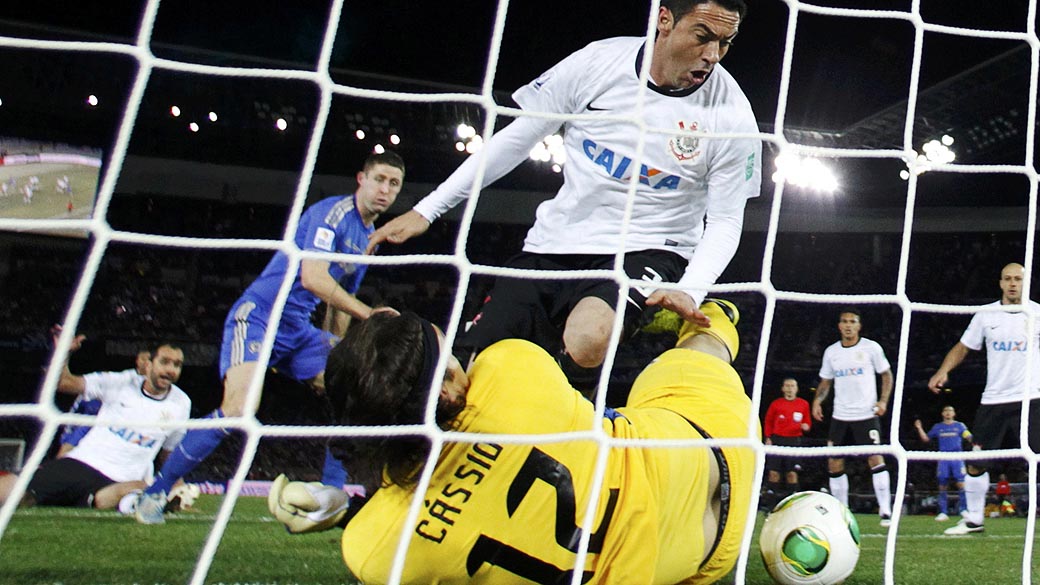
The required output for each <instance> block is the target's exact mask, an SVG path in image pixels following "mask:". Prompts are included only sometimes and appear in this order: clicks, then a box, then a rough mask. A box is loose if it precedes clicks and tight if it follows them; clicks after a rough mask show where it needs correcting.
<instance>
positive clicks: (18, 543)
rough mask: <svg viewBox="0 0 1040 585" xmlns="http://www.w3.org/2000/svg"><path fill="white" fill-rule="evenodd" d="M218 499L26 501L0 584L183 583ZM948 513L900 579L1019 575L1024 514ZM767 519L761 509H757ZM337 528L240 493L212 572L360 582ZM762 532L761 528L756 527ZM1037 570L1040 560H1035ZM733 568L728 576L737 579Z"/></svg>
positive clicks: (879, 534)
mask: <svg viewBox="0 0 1040 585" xmlns="http://www.w3.org/2000/svg"><path fill="white" fill-rule="evenodd" d="M220 501H221V499H220V498H219V497H217V496H202V497H201V498H200V499H199V502H198V504H197V506H196V509H195V510H194V511H192V512H188V513H181V514H178V515H176V516H172V517H170V518H169V520H168V521H167V523H166V524H165V525H162V526H141V525H138V524H137V523H136V522H134V521H133V520H132V519H130V518H125V517H122V516H119V515H118V514H116V513H114V512H96V511H93V510H84V509H65V508H32V509H26V510H20V511H18V513H17V514H15V517H14V518H13V519H12V521H11V524H10V526H8V529H7V532H6V533H5V534H4V537H3V540H0V559H2V560H0V566H2V570H0V584H7V583H11V584H37V583H38V584H44V583H46V584H48V585H54V584H58V583H60V584H62V585H77V584H84V585H86V584H91V585H93V584H102V583H103V584H110V585H124V584H125V585H131V584H138V585H159V584H163V585H165V584H169V585H174V584H179V583H185V582H187V581H188V579H189V578H190V576H191V573H192V570H193V568H194V566H195V561H196V559H197V557H198V554H199V552H200V551H201V550H202V546H203V544H204V543H205V539H206V536H207V534H208V532H209V529H210V527H211V526H212V523H213V518H214V515H215V514H216V511H217V507H218V506H219V504H220ZM856 518H857V520H858V521H859V523H860V528H861V530H862V533H863V543H862V554H861V555H860V561H859V565H858V566H857V567H856V571H855V572H854V573H853V575H852V577H850V578H849V579H848V580H847V581H846V584H847V585H867V584H871V585H873V584H876V583H882V582H883V580H884V554H885V546H886V545H887V541H886V531H885V530H884V529H882V528H881V527H880V526H879V525H878V519H877V516H871V515H857V517H856ZM952 525H953V521H952V520H951V521H950V522H943V523H940V522H935V521H934V520H933V519H932V517H931V516H907V517H904V518H903V521H902V522H901V523H900V526H899V532H898V541H897V545H896V546H897V548H896V566H895V575H896V582H897V583H900V584H901V585H903V584H906V585H931V584H933V583H939V582H941V583H943V584H944V585H970V584H975V583H978V584H989V583H1020V582H1021V573H1020V567H1021V561H1022V546H1023V543H1024V540H1025V520H1024V519H1019V518H994V519H989V520H988V521H987V522H986V532H985V533H984V534H981V535H971V536H963V537H944V536H942V531H943V529H945V528H947V527H949V526H952ZM759 526H761V515H760V517H759ZM339 534H340V532H339V530H335V529H334V530H331V531H329V532H325V533H321V534H310V535H289V534H287V533H286V532H285V531H284V530H283V529H282V528H281V526H280V525H279V524H278V523H277V522H275V521H274V519H273V518H271V516H270V515H269V514H268V512H267V506H266V502H265V501H264V499H263V498H240V499H239V501H238V505H237V507H236V509H235V513H234V515H233V516H232V519H231V522H230V523H229V524H228V527H227V530H226V532H225V535H224V539H223V541H222V542H221V545H220V547H219V549H218V550H217V555H216V558H215V559H214V561H213V566H212V568H211V570H210V572H209V575H208V576H207V578H206V582H207V583H213V584H227V585H231V584H242V585H245V584H257V585H260V584H264V585H290V584H299V585H323V584H334V583H348V584H354V583H356V581H355V580H354V579H353V578H352V577H351V576H350V574H349V573H348V571H347V570H346V568H345V567H344V565H343V561H342V559H341V557H340V553H339ZM756 534H757V531H756ZM747 576H748V580H747V583H748V584H750V585H767V584H769V583H771V582H772V581H771V580H770V579H769V577H768V575H766V572H765V569H764V568H763V567H762V563H761V561H760V560H759V558H758V544H757V539H756V541H755V544H754V548H753V549H752V555H751V559H750V563H749V567H748V572H747ZM1033 576H1034V579H1035V578H1037V577H1040V559H1038V560H1034V562H1033ZM733 582H734V580H733V576H732V575H731V576H730V577H728V578H726V579H724V580H723V581H722V583H733Z"/></svg>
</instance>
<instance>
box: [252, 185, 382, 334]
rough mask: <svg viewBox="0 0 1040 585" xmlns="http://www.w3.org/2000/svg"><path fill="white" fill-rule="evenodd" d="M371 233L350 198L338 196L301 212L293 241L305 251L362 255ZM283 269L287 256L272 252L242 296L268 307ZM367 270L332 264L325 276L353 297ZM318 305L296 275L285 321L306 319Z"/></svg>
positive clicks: (359, 267) (275, 292)
mask: <svg viewBox="0 0 1040 585" xmlns="http://www.w3.org/2000/svg"><path fill="white" fill-rule="evenodd" d="M373 231H374V227H373V226H366V225H365V223H364V222H363V221H362V220H361V215H360V214H359V213H358V210H357V208H356V207H355V205H354V196H353V195H350V196H342V195H338V196H335V197H328V198H326V199H323V200H321V201H319V202H317V203H315V204H314V205H312V206H310V207H309V208H307V210H306V211H304V212H303V215H302V216H301V217H300V224H299V226H297V228H296V237H295V242H296V245H297V246H299V247H300V249H301V250H305V251H318V252H337V253H343V254H364V253H365V248H366V247H367V246H368V238H369V236H370V235H372V232H373ZM287 267H288V256H286V255H285V254H284V253H282V252H276V253H275V255H274V257H273V258H271V261H270V262H268V264H267V267H265V268H264V271H263V272H262V273H260V276H258V277H257V279H256V280H255V281H253V284H251V285H250V286H249V288H247V289H246V291H245V293H243V297H246V296H248V297H249V298H250V299H251V300H253V301H254V302H256V303H257V305H259V306H263V307H267V308H270V307H271V305H273V304H274V299H275V297H276V296H277V295H278V289H279V288H280V287H281V285H282V281H283V280H284V278H285V272H286V269H287ZM367 268H368V265H367V264H355V263H352V262H345V261H333V262H331V263H330V265H329V274H330V275H331V276H332V278H333V279H335V280H336V282H338V283H339V284H340V286H342V287H343V288H344V290H346V291H347V292H349V293H351V294H354V293H355V292H357V289H358V287H359V286H361V279H362V278H363V277H364V275H365V271H366V270H367ZM319 302H320V300H319V299H318V297H316V296H314V294H313V293H311V292H310V291H308V290H307V289H305V288H303V285H302V284H301V283H300V275H299V273H297V275H296V278H295V279H294V280H293V284H292V290H291V291H290V292H289V298H288V300H287V301H286V303H285V310H284V313H283V314H284V316H285V317H286V318H296V319H302V320H308V319H309V318H310V314H311V312H313V311H314V308H315V307H317V306H318V303H319Z"/></svg>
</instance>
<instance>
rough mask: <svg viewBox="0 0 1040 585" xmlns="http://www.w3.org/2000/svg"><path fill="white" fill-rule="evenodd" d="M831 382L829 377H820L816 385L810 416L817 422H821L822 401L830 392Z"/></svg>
mask: <svg viewBox="0 0 1040 585" xmlns="http://www.w3.org/2000/svg"><path fill="white" fill-rule="evenodd" d="M831 382H833V380H831V379H830V378H820V384H819V385H818V386H816V396H815V397H814V398H813V401H812V416H813V418H814V419H816V421H817V422H823V401H824V400H826V399H827V395H828V394H830V392H831Z"/></svg>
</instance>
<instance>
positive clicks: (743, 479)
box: [269, 300, 760, 584]
mask: <svg viewBox="0 0 1040 585" xmlns="http://www.w3.org/2000/svg"><path fill="white" fill-rule="evenodd" d="M701 310H702V311H703V312H704V313H705V314H707V315H708V316H709V317H710V318H711V320H712V326H711V327H710V328H702V327H700V326H697V325H693V324H692V323H686V324H685V326H684V328H683V330H682V332H680V337H679V342H678V343H677V345H676V347H677V348H676V349H672V350H669V351H667V352H665V353H664V354H662V355H661V356H660V357H659V358H658V359H657V360H655V361H654V362H653V363H652V364H650V365H649V366H648V367H647V368H646V369H645V370H644V371H643V372H642V374H640V376H639V378H638V379H637V380H636V382H635V383H634V385H633V387H632V391H631V394H630V396H629V399H628V403H627V405H626V406H625V407H623V408H619V409H617V410H612V409H608V410H607V412H606V413H605V416H604V418H602V419H601V420H594V408H593V405H592V404H591V403H590V402H588V401H587V400H586V399H585V398H583V397H582V395H581V394H579V393H578V392H577V391H576V390H574V389H573V388H572V387H571V386H570V385H569V384H568V383H567V380H566V378H565V377H564V374H563V372H562V371H561V370H560V368H559V366H558V365H557V364H556V362H555V360H553V358H552V357H551V356H549V355H548V354H547V353H545V352H544V351H543V350H542V349H540V348H539V347H538V346H536V345H534V344H531V343H529V342H526V341H520V340H505V341H502V342H499V343H497V344H494V345H492V346H491V347H489V348H487V349H486V350H484V351H483V352H482V353H481V354H480V355H479V356H478V357H477V360H476V361H475V362H474V364H473V367H472V368H471V370H470V371H469V372H468V373H467V372H465V371H464V370H463V369H462V367H461V366H460V365H459V363H458V362H457V361H456V360H455V359H454V358H450V359H449V364H448V369H447V372H446V374H445V377H444V381H443V384H442V386H441V391H440V399H439V401H438V407H437V413H436V420H437V423H438V425H439V426H440V427H441V428H443V429H445V430H451V431H458V432H466V433H474V434H477V436H476V437H474V439H475V442H447V443H445V444H444V447H443V449H442V451H441V453H440V454H439V456H435V458H434V460H435V461H436V468H435V469H434V471H433V476H432V480H431V482H430V485H429V487H428V489H427V490H426V492H425V494H424V495H423V508H422V510H421V512H420V514H419V516H418V518H417V520H416V522H415V523H414V525H411V526H409V527H408V528H407V530H408V532H409V535H408V536H409V539H410V540H409V548H408V551H407V556H406V560H405V564H404V570H403V574H402V580H401V582H402V583H422V584H426V583H568V582H570V579H571V577H572V574H573V571H575V570H576V567H575V562H576V557H577V551H578V547H579V541H580V539H581V537H582V529H580V528H579V527H578V526H579V524H582V523H583V521H584V518H585V515H586V510H587V506H588V505H589V502H590V499H591V498H592V497H593V496H596V502H595V504H594V505H595V514H594V516H593V521H592V524H591V526H590V528H591V531H592V533H591V535H590V536H589V540H588V554H587V556H586V557H585V562H584V565H583V566H582V567H580V570H581V571H582V572H583V576H582V578H581V580H582V582H587V583H621V584H631V583H641V584H642V583H711V582H714V581H716V580H718V579H720V578H721V577H723V576H724V575H726V574H727V573H728V572H729V571H730V570H731V569H732V568H733V565H734V564H735V562H736V559H737V556H738V554H739V549H740V542H741V537H742V532H743V530H744V527H745V521H746V519H747V515H748V512H749V508H750V506H749V504H750V498H751V490H752V480H753V475H754V465H755V463H754V455H753V451H752V450H751V449H750V448H747V447H723V448H712V447H709V446H707V445H704V444H697V441H698V440H702V439H704V438H706V437H707V438H747V439H750V440H754V441H758V440H759V439H760V437H759V435H760V433H759V431H758V430H757V423H754V422H751V423H750V424H754V425H756V426H755V427H751V432H752V433H753V436H751V435H749V418H750V410H751V403H750V400H748V398H747V396H746V395H745V394H744V390H743V386H742V384H741V381H740V378H739V377H738V376H737V374H736V372H735V371H734V370H733V368H732V367H731V366H730V362H731V361H732V359H733V357H735V356H736V352H737V348H738V346H739V340H738V337H737V332H736V328H735V326H734V325H735V323H736V321H737V310H736V307H734V306H733V305H732V304H731V303H728V302H726V301H716V300H709V301H706V302H705V303H704V304H703V305H702V306H701ZM442 346H443V337H442V335H441V334H440V332H439V330H437V329H436V327H434V326H433V325H431V324H430V323H429V322H427V321H425V320H423V319H421V318H419V317H417V316H415V315H412V314H403V315H400V316H394V315H390V314H378V315H374V316H373V317H372V318H371V319H369V320H367V321H365V322H363V323H360V324H358V325H356V326H355V327H354V328H352V329H351V330H350V331H348V333H347V337H346V338H345V339H344V340H343V342H342V343H340V344H339V345H338V346H337V347H336V348H335V349H334V350H333V352H332V354H331V356H330V357H329V362H328V366H327V370H326V382H327V389H328V393H329V398H330V399H331V400H332V402H333V407H334V409H335V410H336V415H337V417H338V420H339V421H341V422H342V423H343V424H345V425H352V426H353V425H366V426H371V425H414V424H420V423H421V422H422V420H423V414H424V409H425V408H426V404H427V392H428V389H429V388H430V386H431V382H432V376H433V373H434V372H433V370H434V369H435V366H436V364H437V359H438V355H439V352H440V351H441V350H442ZM593 424H596V425H601V426H602V429H603V432H604V433H605V434H606V435H607V436H608V437H611V438H616V439H623V440H628V439H663V440H670V441H677V440H683V441H687V443H686V444H685V445H683V446H681V447H675V446H668V447H661V446H654V447H635V446H624V447H622V446H616V447H612V448H611V447H609V446H607V445H605V444H604V445H602V446H601V445H600V444H598V443H597V442H596V441H594V440H591V439H584V438H583V439H573V440H567V441H564V442H542V443H539V444H536V445H531V444H520V443H513V442H499V441H495V440H487V441H481V440H480V437H479V434H495V435H506V434H552V433H566V432H575V431H585V432H588V431H591V430H592V425H593ZM429 448H430V447H429V441H428V440H426V439H425V438H424V437H421V436H412V437H400V436H398V437H375V438H344V439H340V440H338V441H337V442H336V443H335V446H334V452H336V453H337V456H339V457H341V458H342V459H343V460H344V461H345V463H346V466H347V468H348V471H349V473H350V476H351V477H352V478H354V479H355V480H356V481H359V482H361V483H363V484H364V485H365V486H366V488H367V489H368V493H369V494H370V497H369V499H368V500H367V501H366V502H365V503H364V505H362V506H358V505H356V504H355V505H353V506H350V508H349V509H347V508H348V507H347V503H346V498H345V495H344V494H343V493H342V492H340V491H338V490H334V489H332V488H326V487H323V486H320V484H304V483H301V482H289V481H288V480H287V479H286V478H285V477H284V476H282V477H280V478H279V479H278V480H277V481H276V482H275V484H274V487H273V489H272V492H271V496H270V498H269V505H270V507H271V511H272V513H273V514H275V516H276V517H277V518H278V519H279V520H281V521H282V522H283V523H285V524H286V526H287V528H288V529H289V531H290V532H307V531H312V530H320V529H324V528H329V527H331V526H333V525H335V524H340V525H343V524H344V523H345V524H346V526H345V530H344V533H343V540H342V548H343V558H344V560H345V561H346V563H347V566H348V567H349V568H350V570H351V571H352V572H353V573H354V575H355V576H357V577H358V578H359V579H360V580H361V581H363V582H365V583H381V582H385V581H386V580H387V579H388V578H389V575H390V571H391V566H392V563H393V559H394V555H395V552H396V549H397V545H398V542H399V538H400V536H401V534H402V530H404V526H403V523H404V522H405V520H406V518H407V515H408V510H409V506H410V505H411V502H412V498H413V497H415V487H416V484H417V483H418V479H419V476H420V474H421V472H422V469H423V466H424V465H426V462H427V457H428V454H429ZM600 448H609V449H611V450H610V453H609V456H608V459H607V465H606V473H605V476H604V479H603V483H602V485H601V487H600V489H599V491H598V492H597V493H593V492H592V486H593V481H594V479H595V468H596V461H597V455H598V450H599V449H600Z"/></svg>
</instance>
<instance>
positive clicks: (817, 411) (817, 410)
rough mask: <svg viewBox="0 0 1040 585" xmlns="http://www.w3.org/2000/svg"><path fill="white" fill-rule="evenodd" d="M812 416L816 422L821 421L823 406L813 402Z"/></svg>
mask: <svg viewBox="0 0 1040 585" xmlns="http://www.w3.org/2000/svg"><path fill="white" fill-rule="evenodd" d="M812 417H813V419H815V420H816V422H823V406H822V405H821V404H819V403H816V402H813V405H812Z"/></svg>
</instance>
